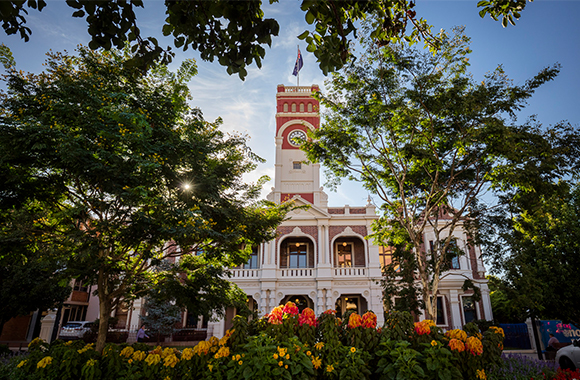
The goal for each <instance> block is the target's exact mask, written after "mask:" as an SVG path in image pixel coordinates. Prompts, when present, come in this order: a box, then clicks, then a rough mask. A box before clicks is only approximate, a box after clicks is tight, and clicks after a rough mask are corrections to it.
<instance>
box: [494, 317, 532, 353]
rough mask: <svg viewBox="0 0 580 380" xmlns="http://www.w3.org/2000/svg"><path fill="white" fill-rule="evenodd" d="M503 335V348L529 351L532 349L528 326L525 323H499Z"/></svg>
mask: <svg viewBox="0 0 580 380" xmlns="http://www.w3.org/2000/svg"><path fill="white" fill-rule="evenodd" d="M499 327H501V328H502V329H503V331H504V333H505V339H504V341H503V346H504V347H506V348H508V347H509V348H518V349H521V350H529V349H531V348H532V344H531V342H530V334H529V332H528V325H527V324H525V323H501V324H500V325H499Z"/></svg>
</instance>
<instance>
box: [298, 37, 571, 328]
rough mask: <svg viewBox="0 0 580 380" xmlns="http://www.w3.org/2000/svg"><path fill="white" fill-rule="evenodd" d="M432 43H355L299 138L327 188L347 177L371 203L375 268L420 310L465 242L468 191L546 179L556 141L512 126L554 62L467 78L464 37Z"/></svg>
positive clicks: (560, 142) (471, 210) (472, 199)
mask: <svg viewBox="0 0 580 380" xmlns="http://www.w3.org/2000/svg"><path fill="white" fill-rule="evenodd" d="M441 38H442V45H441V49H440V50H439V51H438V52H437V53H436V54H430V53H428V52H419V51H417V50H414V49H412V48H409V47H406V46H402V47H399V46H377V44H376V43H374V41H370V42H369V41H367V44H366V46H367V50H366V55H365V56H364V58H363V59H360V60H358V61H357V62H355V63H354V64H352V65H350V66H348V67H346V68H345V69H343V70H342V71H341V72H340V73H335V74H334V75H333V76H332V79H331V80H329V82H328V88H329V91H328V94H325V95H320V100H321V102H322V104H324V105H325V106H326V107H327V109H328V110H329V112H328V114H327V115H326V122H324V123H323V125H322V126H321V128H320V129H319V130H317V131H314V132H313V133H312V135H311V137H312V141H310V142H308V143H306V144H305V149H306V150H307V153H308V157H309V158H310V159H312V160H315V161H320V162H322V163H323V164H324V165H325V166H326V167H327V168H329V170H328V174H329V177H330V181H331V183H334V184H336V183H338V182H339V181H340V180H341V179H342V178H348V179H350V180H354V181H358V182H360V183H362V184H363V186H364V187H365V188H366V189H367V190H368V191H369V192H371V193H373V194H375V195H376V196H377V197H378V199H379V200H380V201H381V203H382V204H381V205H380V210H381V216H380V218H379V219H378V220H377V221H376V222H375V224H374V226H373V228H374V234H373V236H372V237H373V238H374V239H375V240H376V241H377V242H378V243H379V244H381V245H384V246H391V247H396V248H397V249H395V250H394V251H393V258H394V261H393V262H392V263H391V265H390V266H389V267H388V268H387V274H388V275H390V277H391V279H392V280H393V281H396V280H400V279H401V278H406V279H407V282H408V287H406V289H407V290H406V291H407V292H409V291H410V292H411V294H412V293H413V292H415V293H416V292H421V293H422V297H421V301H422V302H423V303H424V304H425V309H426V311H427V314H428V317H434V316H435V308H436V305H435V304H434V302H432V298H431V296H432V295H434V294H436V293H437V290H438V286H439V281H440V278H441V276H442V275H443V274H444V273H445V272H446V271H447V270H449V269H450V268H451V265H452V260H453V259H454V258H455V257H458V256H460V255H462V254H465V253H467V252H468V251H469V250H471V249H473V242H472V239H473V238H474V235H473V234H474V233H475V232H476V231H475V230H473V229H471V227H473V222H474V221H476V220H477V218H478V216H479V212H481V211H482V209H481V207H480V206H481V204H480V203H478V199H479V197H480V196H481V195H482V194H484V193H485V192H486V191H488V190H491V191H502V190H503V189H505V187H510V186H521V187H523V188H529V186H532V185H533V184H532V183H531V182H530V178H531V177H534V178H541V176H544V177H545V178H544V179H548V178H554V176H556V175H557V172H556V171H553V169H555V168H556V162H557V161H558V158H561V157H562V155H563V153H564V151H565V150H566V147H567V140H566V137H564V136H563V134H560V132H561V129H559V128H558V127H555V128H553V129H549V130H541V129H540V128H538V127H535V126H534V125H530V124H524V125H517V124H515V120H516V119H515V116H516V112H518V111H520V110H521V109H522V107H523V106H524V105H525V103H526V100H527V99H528V98H529V97H530V96H532V94H533V93H534V91H535V90H536V89H537V88H538V87H539V86H541V85H542V84H543V83H545V82H547V81H550V80H552V79H553V78H554V77H555V76H556V75H557V74H558V72H559V66H558V65H554V66H553V67H548V68H546V69H544V70H542V71H541V72H539V73H538V74H537V75H536V76H535V77H533V78H531V79H529V80H528V81H526V82H525V83H524V84H522V85H513V84H512V83H511V81H510V80H509V79H508V77H507V76H506V74H505V73H504V71H503V69H502V67H501V66H500V67H498V68H497V69H496V70H494V71H493V72H491V73H489V74H487V75H486V76H485V78H484V80H483V81H481V82H480V83H478V82H476V81H475V80H474V78H473V77H472V76H471V75H470V74H469V73H468V71H467V68H468V65H469V58H468V54H469V52H470V49H469V45H468V42H469V39H468V38H467V37H465V36H464V35H463V34H462V32H461V31H457V33H455V34H454V35H452V36H446V35H445V34H442V37H441ZM540 173H541V174H540ZM526 181H527V182H526ZM470 229H471V233H472V234H471V235H467V236H466V237H462V234H463V232H464V231H469V230H470ZM426 234H428V237H427V236H426ZM458 238H460V239H459V240H458ZM399 264H402V265H401V267H402V270H401V271H400V272H399V269H398V268H397V267H398V266H399ZM472 265H475V263H473V264H472ZM389 268H390V269H389ZM395 268H397V270H396V271H395ZM472 269H473V270H474V272H476V269H475V268H472ZM407 271H408V273H407ZM417 279H418V281H416V280H417ZM474 280H476V282H477V278H475V279H474ZM481 280H483V279H481ZM466 286H469V287H473V286H472V284H471V283H470V282H469V281H468V282H467V283H466ZM413 289H415V290H413ZM474 290H475V289H474ZM399 291H402V289H400V288H399ZM391 294H392V293H391ZM395 294H396V293H395Z"/></svg>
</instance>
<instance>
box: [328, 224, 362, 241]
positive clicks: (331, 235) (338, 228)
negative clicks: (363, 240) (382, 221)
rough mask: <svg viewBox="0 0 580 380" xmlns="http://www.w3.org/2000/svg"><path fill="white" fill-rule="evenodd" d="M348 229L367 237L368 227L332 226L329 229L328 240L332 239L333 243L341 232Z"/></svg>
mask: <svg viewBox="0 0 580 380" xmlns="http://www.w3.org/2000/svg"><path fill="white" fill-rule="evenodd" d="M346 227H350V229H351V230H352V231H353V232H355V233H357V234H359V235H361V236H367V227H366V226H330V227H329V228H328V238H329V239H330V241H332V239H334V237H335V236H336V235H338V234H340V233H341V232H343V231H344V230H345V229H346Z"/></svg>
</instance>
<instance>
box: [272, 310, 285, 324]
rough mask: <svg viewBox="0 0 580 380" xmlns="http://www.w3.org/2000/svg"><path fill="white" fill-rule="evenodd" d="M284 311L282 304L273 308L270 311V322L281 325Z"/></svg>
mask: <svg viewBox="0 0 580 380" xmlns="http://www.w3.org/2000/svg"><path fill="white" fill-rule="evenodd" d="M283 315H284V312H283V311H282V306H276V307H275V308H273V309H272V312H271V313H270V317H269V318H268V323H271V324H273V325H281V324H282V316H283Z"/></svg>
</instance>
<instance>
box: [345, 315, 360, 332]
mask: <svg viewBox="0 0 580 380" xmlns="http://www.w3.org/2000/svg"><path fill="white" fill-rule="evenodd" d="M360 325H362V318H361V317H360V315H358V314H357V313H352V314H351V315H350V317H349V318H348V328H349V329H354V328H355V327H359V326H360Z"/></svg>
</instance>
